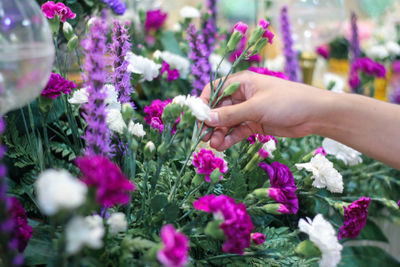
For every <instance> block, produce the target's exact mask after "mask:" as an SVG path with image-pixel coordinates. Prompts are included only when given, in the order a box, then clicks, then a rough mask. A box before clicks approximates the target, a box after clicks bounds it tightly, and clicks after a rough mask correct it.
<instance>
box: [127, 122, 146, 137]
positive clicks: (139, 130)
mask: <svg viewBox="0 0 400 267" xmlns="http://www.w3.org/2000/svg"><path fill="white" fill-rule="evenodd" d="M128 131H129V133H130V134H133V135H135V136H137V137H140V138H142V137H143V136H145V135H146V132H145V131H144V130H143V124H141V123H134V122H133V121H131V122H129V126H128Z"/></svg>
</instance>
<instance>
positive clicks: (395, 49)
mask: <svg viewBox="0 0 400 267" xmlns="http://www.w3.org/2000/svg"><path fill="white" fill-rule="evenodd" d="M385 47H386V49H387V51H388V52H389V54H390V55H391V56H397V55H399V54H400V45H399V44H398V43H396V42H393V41H390V42H387V43H386V44H385Z"/></svg>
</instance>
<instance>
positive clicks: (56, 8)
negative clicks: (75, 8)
mask: <svg viewBox="0 0 400 267" xmlns="http://www.w3.org/2000/svg"><path fill="white" fill-rule="evenodd" d="M42 11H43V14H44V15H45V16H46V17H47V18H48V19H52V18H54V16H55V15H58V16H59V17H60V21H61V22H65V21H66V20H67V19H74V18H75V17H76V14H75V13H73V12H72V11H71V9H70V8H69V7H67V6H66V5H64V4H63V3H54V2H53V1H47V2H46V3H44V4H43V5H42Z"/></svg>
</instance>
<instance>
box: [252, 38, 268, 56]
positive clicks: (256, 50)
mask: <svg viewBox="0 0 400 267" xmlns="http://www.w3.org/2000/svg"><path fill="white" fill-rule="evenodd" d="M267 43H268V39H264V38H262V39H260V40H258V41H257V43H256V45H255V46H254V49H253V51H251V54H250V56H253V55H257V54H259V53H260V52H261V50H262V49H263V48H264V47H265V46H266V45H267Z"/></svg>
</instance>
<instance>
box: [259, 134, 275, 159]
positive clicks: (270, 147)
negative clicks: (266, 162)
mask: <svg viewBox="0 0 400 267" xmlns="http://www.w3.org/2000/svg"><path fill="white" fill-rule="evenodd" d="M261 149H263V150H265V151H266V152H268V156H269V157H270V158H271V159H273V158H274V155H273V154H272V153H273V152H274V151H275V150H276V143H275V140H274V139H271V140H269V141H268V142H266V143H264V144H263V146H262V148H261Z"/></svg>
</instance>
